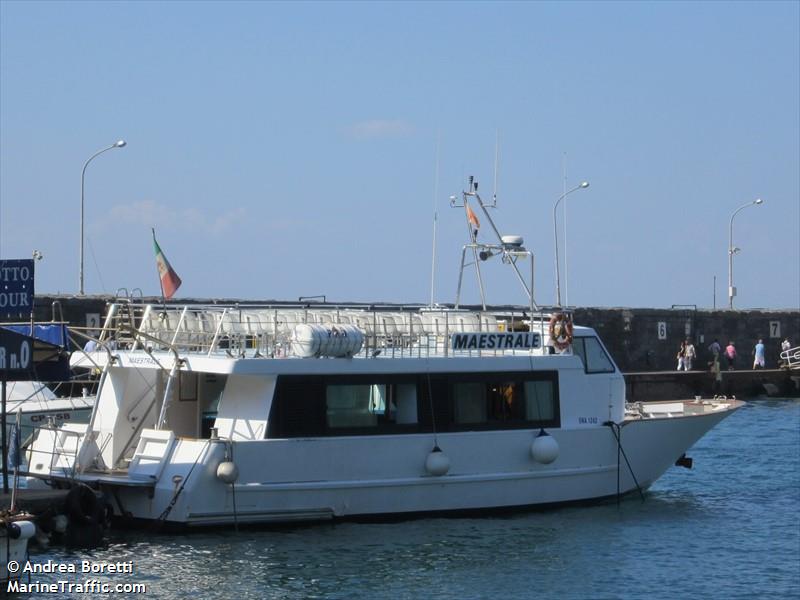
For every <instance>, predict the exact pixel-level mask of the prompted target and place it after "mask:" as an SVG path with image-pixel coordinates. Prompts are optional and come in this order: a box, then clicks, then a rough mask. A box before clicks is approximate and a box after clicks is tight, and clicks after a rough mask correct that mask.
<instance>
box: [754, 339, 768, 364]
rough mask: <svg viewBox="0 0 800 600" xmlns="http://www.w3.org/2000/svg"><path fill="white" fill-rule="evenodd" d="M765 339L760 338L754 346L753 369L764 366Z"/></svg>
mask: <svg viewBox="0 0 800 600" xmlns="http://www.w3.org/2000/svg"><path fill="white" fill-rule="evenodd" d="M764 364H765V363H764V340H762V339H759V340H758V343H757V344H756V346H755V348H753V370H755V369H763V368H764Z"/></svg>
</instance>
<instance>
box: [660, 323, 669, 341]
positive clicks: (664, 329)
mask: <svg viewBox="0 0 800 600" xmlns="http://www.w3.org/2000/svg"><path fill="white" fill-rule="evenodd" d="M658 339H660V340H665V339H667V322H666V321H659V322H658Z"/></svg>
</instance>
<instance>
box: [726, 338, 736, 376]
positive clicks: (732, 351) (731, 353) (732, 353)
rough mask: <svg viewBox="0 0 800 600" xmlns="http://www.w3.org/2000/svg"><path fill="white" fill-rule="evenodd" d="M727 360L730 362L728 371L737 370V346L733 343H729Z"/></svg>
mask: <svg viewBox="0 0 800 600" xmlns="http://www.w3.org/2000/svg"><path fill="white" fill-rule="evenodd" d="M725 358H726V359H727V360H728V371H735V370H736V346H735V345H734V343H733V341H730V342H728V346H727V347H726V348H725Z"/></svg>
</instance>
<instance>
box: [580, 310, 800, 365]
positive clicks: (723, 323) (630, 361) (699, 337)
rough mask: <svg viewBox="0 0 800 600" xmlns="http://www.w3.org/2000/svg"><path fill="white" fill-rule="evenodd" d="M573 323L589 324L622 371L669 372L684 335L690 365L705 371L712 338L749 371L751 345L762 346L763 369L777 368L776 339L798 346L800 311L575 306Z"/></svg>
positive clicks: (709, 359) (709, 355)
mask: <svg viewBox="0 0 800 600" xmlns="http://www.w3.org/2000/svg"><path fill="white" fill-rule="evenodd" d="M575 322H576V323H578V324H585V325H588V326H590V327H593V328H594V329H595V330H596V331H597V333H598V334H599V335H600V338H601V339H602V340H603V343H604V344H605V345H606V347H607V348H608V349H609V351H610V352H611V354H612V356H613V357H614V360H615V361H616V363H617V364H618V365H619V367H620V369H622V371H624V372H625V373H630V372H635V371H674V370H676V368H677V363H678V361H677V359H676V356H677V354H678V349H679V347H680V344H681V341H682V340H685V339H686V338H687V337H688V338H690V339H691V340H692V341H693V343H694V346H695V349H696V351H697V358H696V359H695V361H694V364H693V365H692V368H693V369H696V370H708V363H709V361H711V358H712V354H711V352H710V351H709V350H708V346H709V345H710V344H711V343H712V342H713V341H714V339H718V340H719V342H720V344H721V345H722V346H723V348H724V347H725V346H726V345H727V344H728V342H731V341H732V342H734V344H735V346H736V349H737V354H738V359H737V361H736V364H735V365H734V366H735V369H736V370H743V369H747V370H749V369H751V368H752V366H753V348H754V347H755V345H756V342H758V340H759V339H763V340H764V345H765V346H766V367H767V368H768V369H775V368H777V367H778V360H779V355H780V347H781V342H782V341H783V340H784V338H786V337H788V338H789V341H790V342H791V344H792V346H798V345H800V309H797V310H767V309H752V310H706V309H694V308H675V309H656V308H579V309H576V310H575Z"/></svg>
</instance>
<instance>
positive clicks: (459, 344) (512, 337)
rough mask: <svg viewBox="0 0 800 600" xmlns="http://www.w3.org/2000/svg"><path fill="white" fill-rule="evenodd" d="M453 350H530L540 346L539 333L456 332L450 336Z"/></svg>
mask: <svg viewBox="0 0 800 600" xmlns="http://www.w3.org/2000/svg"><path fill="white" fill-rule="evenodd" d="M450 341H451V344H452V348H453V350H494V349H497V350H503V349H520V350H529V349H531V348H540V347H541V344H542V340H541V336H540V335H539V334H538V333H528V332H524V333H454V334H453V335H452V336H451V337H450Z"/></svg>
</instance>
